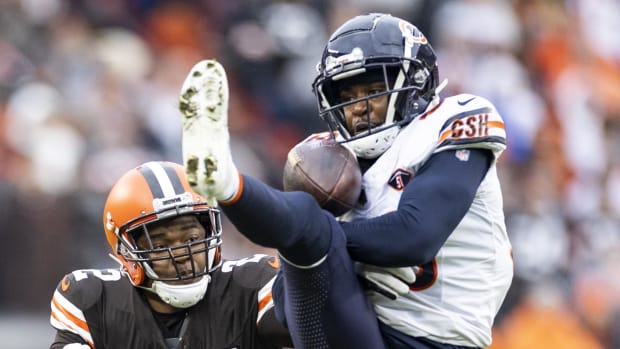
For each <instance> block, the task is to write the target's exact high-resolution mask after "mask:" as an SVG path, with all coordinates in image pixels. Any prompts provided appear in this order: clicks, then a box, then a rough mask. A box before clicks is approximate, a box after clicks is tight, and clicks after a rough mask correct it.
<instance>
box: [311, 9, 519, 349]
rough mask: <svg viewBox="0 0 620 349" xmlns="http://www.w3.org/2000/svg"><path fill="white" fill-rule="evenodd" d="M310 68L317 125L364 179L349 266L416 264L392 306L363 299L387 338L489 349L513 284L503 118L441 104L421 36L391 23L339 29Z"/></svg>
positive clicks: (472, 106) (461, 103)
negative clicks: (354, 160) (346, 151)
mask: <svg viewBox="0 0 620 349" xmlns="http://www.w3.org/2000/svg"><path fill="white" fill-rule="evenodd" d="M318 70H319V75H318V77H317V79H316V81H315V83H314V91H315V93H316V95H317V97H318V102H319V109H320V115H321V117H322V118H323V119H324V120H325V121H326V122H327V124H328V125H329V127H330V129H331V131H332V132H331V134H333V135H335V136H336V138H337V139H338V140H339V141H340V142H342V143H343V144H345V145H346V146H348V147H349V148H350V149H352V150H353V151H354V152H355V154H356V155H357V156H358V159H359V161H360V165H361V166H362V168H363V171H364V172H363V180H362V183H363V188H364V189H363V195H362V197H361V198H360V202H359V203H358V205H357V206H356V207H355V208H354V209H353V210H351V211H349V212H348V213H347V214H345V215H344V216H343V217H341V220H342V221H346V222H347V223H343V225H342V226H343V228H344V230H345V233H346V236H347V246H348V250H349V253H350V255H351V257H352V258H353V259H354V260H356V261H359V262H363V263H368V264H371V265H374V266H382V267H402V266H406V265H410V266H418V268H416V271H417V280H416V282H415V283H413V284H411V285H408V286H409V290H407V291H406V293H404V294H403V295H402V296H401V297H398V298H397V299H396V300H392V299H389V298H386V297H383V296H380V295H378V294H371V299H372V302H373V304H374V307H375V311H376V312H377V314H378V317H379V319H380V321H381V323H382V324H383V325H384V328H383V333H384V336H386V337H387V338H388V342H389V341H391V340H393V341H395V342H402V343H410V346H411V347H417V346H416V341H418V340H419V339H428V340H431V341H433V342H439V343H444V344H449V345H457V346H466V347H486V346H488V345H489V344H491V328H492V325H493V320H494V317H495V315H496V314H497V312H498V310H499V308H500V306H501V304H502V302H503V300H504V297H505V295H506V293H507V291H508V288H509V287H510V284H511V281H512V274H513V266H512V258H511V245H510V242H509V240H508V236H507V233H506V228H505V224H504V214H503V204H502V194H501V188H500V183H499V180H498V177H497V173H496V162H497V158H498V157H499V156H500V154H501V153H502V151H503V150H504V149H505V145H506V142H505V130H504V123H503V121H502V118H501V116H500V115H499V113H498V112H497V110H496V109H495V107H494V106H493V105H492V104H491V103H490V102H489V101H488V100H486V99H484V98H482V97H479V96H475V95H471V94H460V95H457V96H452V97H448V98H445V99H440V97H439V92H440V90H441V89H442V88H443V86H442V85H441V84H439V79H438V68H437V64H436V57H435V54H434V52H433V49H432V48H431V46H430V44H429V43H428V41H427V39H426V37H425V36H424V35H423V34H422V33H421V32H420V31H419V30H418V29H417V28H416V27H415V26H413V25H412V24H411V23H408V22H407V21H404V20H402V19H399V18H396V17H392V16H389V15H383V14H370V15H365V16H358V17H355V18H353V19H351V20H349V21H348V22H346V23H345V24H344V25H343V26H341V27H340V28H339V29H338V30H337V31H336V32H335V33H334V34H333V35H332V37H331V38H330V39H329V41H328V44H327V46H326V48H325V51H324V53H323V57H322V60H321V63H320V65H319V67H318ZM316 136H319V137H320V136H321V135H315V137H316ZM373 270H374V268H373Z"/></svg>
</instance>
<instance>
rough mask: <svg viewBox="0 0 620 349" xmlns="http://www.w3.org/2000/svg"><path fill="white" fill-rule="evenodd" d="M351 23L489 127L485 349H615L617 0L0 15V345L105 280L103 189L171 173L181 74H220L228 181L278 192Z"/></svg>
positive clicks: (48, 8) (234, 249) (29, 4)
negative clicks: (388, 30)
mask: <svg viewBox="0 0 620 349" xmlns="http://www.w3.org/2000/svg"><path fill="white" fill-rule="evenodd" d="M369 11H382V12H391V13H393V14H395V15H398V16H400V17H403V18H406V19H409V20H410V21H412V22H413V23H414V24H416V25H418V26H419V27H420V29H422V31H423V32H425V33H426V34H427V36H428V37H429V39H430V41H431V43H432V44H433V46H434V48H435V50H436V51H437V54H438V56H439V60H440V61H439V64H440V75H441V78H448V79H449V81H450V83H449V85H448V88H447V89H446V90H445V91H444V94H453V93H458V92H460V91H467V92H471V93H476V94H480V95H482V96H485V97H487V98H488V99H490V100H491V101H492V102H493V103H494V104H495V105H496V106H497V107H498V109H499V110H500V112H501V113H502V115H503V116H504V118H505V121H506V127H507V133H508V146H509V148H508V151H507V152H506V153H505V155H504V156H503V158H502V159H501V161H500V177H501V178H502V180H503V183H504V197H505V204H506V214H507V223H508V230H509V234H510V236H511V239H512V242H513V245H514V258H515V280H514V283H513V287H512V289H511V292H510V294H509V296H508V299H507V300H506V303H505V305H504V307H503V308H502V311H501V313H500V315H499V316H498V319H497V326H496V328H495V343H494V345H493V348H534V347H536V348H620V277H619V276H618V270H619V269H620V40H619V39H618V33H620V2H619V1H618V0H595V1H592V0H566V1H562V0H512V1H493V0H466V1H449V0H435V1H430V0H429V1H420V0H417V1H416V0H381V1H377V0H306V1H303V0H298V1H277V0H272V1H268V0H245V1H243V0H227V1H209V0H203V1H187V0H186V1H157V0H127V1H123V0H106V1H102V0H80V1H78V0H75V1H62V0H21V1H20V0H3V1H1V2H0V226H1V227H2V228H1V229H0V238H1V240H0V241H1V246H2V253H1V255H2V258H1V261H2V263H0V338H1V339H0V341H1V342H2V344H1V345H0V346H1V347H3V348H20V349H24V348H42V347H46V346H47V345H49V343H50V341H51V338H52V335H53V331H52V330H51V328H50V327H49V325H48V324H47V321H48V320H47V319H48V316H49V315H48V314H49V310H48V309H49V300H50V298H51V295H52V292H53V290H54V287H55V285H56V283H57V282H58V280H60V278H61V277H62V275H63V274H64V273H66V272H69V271H71V270H73V269H77V268H99V267H114V263H113V262H112V261H111V259H109V258H108V257H107V248H108V247H107V245H106V244H105V240H104V236H103V232H102V230H101V222H100V220H101V218H100V217H101V210H102V206H103V201H104V197H105V193H106V191H107V190H108V189H109V188H110V185H111V184H112V183H113V182H114V181H115V180H116V179H117V178H118V177H119V176H120V175H121V174H122V173H123V172H125V171H126V170H127V169H128V168H130V167H132V166H134V165H136V164H138V163H140V162H143V161H146V160H164V159H165V160H172V161H180V156H181V155H180V129H179V121H178V117H179V116H178V113H177V112H176V110H175V107H176V99H177V93H178V90H179V88H180V85H181V83H182V81H183V79H184V77H185V74H186V73H187V72H188V71H189V68H190V67H191V66H192V65H193V63H195V62H196V61H198V60H200V59H203V58H217V59H218V60H220V61H221V62H222V63H223V64H224V66H225V67H226V69H227V71H228V74H229V79H230V83H231V94H232V96H231V118H230V123H231V125H230V126H231V129H232V137H233V148H234V149H233V151H234V153H235V157H236V159H237V163H238V166H239V167H240V168H241V169H242V170H244V171H247V172H249V173H252V174H254V175H255V176H257V177H260V178H262V179H264V180H266V181H268V182H269V183H271V184H273V185H274V186H276V187H279V186H280V180H281V178H280V176H281V170H282V165H283V163H284V158H285V155H286V153H287V151H288V149H289V148H290V147H291V146H292V145H293V144H295V143H296V142H297V141H299V140H301V139H302V138H304V135H306V134H307V133H309V132H313V131H317V130H321V129H323V124H322V123H321V122H320V120H318V118H317V116H316V104H315V103H316V102H315V101H314V99H313V95H312V93H311V89H310V84H311V82H312V79H313V77H314V74H315V71H314V67H315V64H316V63H317V62H318V59H319V55H320V52H321V50H322V45H323V44H324V42H325V41H326V39H327V35H328V34H329V33H330V32H332V31H333V30H334V29H335V28H336V27H337V25H339V24H341V23H342V22H343V21H344V20H346V19H347V18H349V17H350V16H353V15H355V14H359V13H363V12H369ZM257 209H259V208H257ZM224 239H225V240H224V255H225V256H226V257H228V258H234V257H240V256H244V255H247V254H249V253H252V252H256V251H259V252H260V251H264V250H261V249H259V248H257V247H256V246H253V245H251V244H249V243H248V242H247V241H245V240H244V239H243V238H241V237H240V235H238V233H236V232H235V230H234V228H233V227H232V226H230V224H228V223H227V222H226V225H225V232H224ZM265 252H271V251H265ZM412 253H415V251H412Z"/></svg>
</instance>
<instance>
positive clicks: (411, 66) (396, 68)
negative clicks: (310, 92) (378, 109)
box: [313, 13, 439, 159]
mask: <svg viewBox="0 0 620 349" xmlns="http://www.w3.org/2000/svg"><path fill="white" fill-rule="evenodd" d="M436 61H437V59H436V56H435V53H434V51H433V49H432V47H431V46H430V44H429V43H428V41H427V40H426V37H425V36H424V35H423V34H422V33H421V32H420V31H419V30H418V28H416V27H415V26H414V25H413V24H411V23H409V22H407V21H405V20H403V19H400V18H397V17H392V16H391V15H388V14H382V13H370V14H367V15H361V16H357V17H354V18H352V19H350V20H349V21H347V22H345V23H344V24H343V25H342V26H340V27H339V28H338V29H337V30H336V31H335V32H334V33H333V34H332V36H331V37H330V39H329V41H328V43H327V45H326V47H325V50H324V51H323V56H322V59H321V62H320V63H319V64H318V66H317V71H318V76H317V78H316V79H315V81H314V84H313V89H314V92H315V95H316V97H317V101H318V105H319V115H320V116H321V118H322V119H323V120H325V121H326V122H327V124H328V127H329V128H330V130H331V131H332V132H334V133H336V134H335V137H336V139H337V140H338V141H340V142H346V143H347V145H348V146H349V147H350V148H351V149H352V150H353V151H354V152H355V153H356V155H357V156H358V157H361V158H367V159H374V158H376V157H378V156H380V155H381V154H383V152H385V151H386V150H387V149H388V148H389V147H390V146H391V145H392V142H393V141H394V139H395V138H396V136H397V135H398V132H399V130H400V127H401V126H402V125H404V124H406V123H409V122H410V121H411V120H413V119H414V118H415V117H417V116H418V115H420V114H422V113H423V112H425V111H426V109H427V108H428V106H429V105H430V104H431V102H432V101H433V100H435V99H436V95H437V93H438V92H437V90H436V89H437V87H438V80H439V78H438V75H439V74H438V69H437V64H436ZM376 74H380V75H381V77H380V79H379V81H381V80H383V81H385V85H386V86H388V87H387V90H386V91H384V92H382V93H377V94H374V95H370V96H365V97H364V98H359V99H356V100H352V101H346V102H344V103H343V102H342V101H340V100H339V93H340V89H339V87H340V84H341V83H344V82H346V81H348V80H363V79H364V77H366V76H367V75H368V76H373V75H375V76H376ZM375 81H376V80H375ZM386 94H387V95H389V100H388V109H387V112H386V116H385V122H384V123H383V124H381V125H372V126H373V127H372V128H370V129H368V130H367V132H364V133H357V134H354V132H351V131H352V130H349V129H348V128H347V126H346V120H345V114H344V110H343V107H345V106H349V105H351V104H355V103H363V102H365V103H367V106H368V105H369V103H370V102H369V100H370V99H371V98H374V97H377V96H381V95H386ZM368 117H369V118H370V116H368ZM375 117H376V115H375Z"/></svg>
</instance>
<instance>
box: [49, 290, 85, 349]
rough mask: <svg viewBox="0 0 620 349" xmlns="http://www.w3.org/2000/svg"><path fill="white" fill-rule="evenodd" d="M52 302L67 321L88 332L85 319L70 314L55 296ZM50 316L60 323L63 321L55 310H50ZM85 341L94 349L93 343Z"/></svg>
mask: <svg viewBox="0 0 620 349" xmlns="http://www.w3.org/2000/svg"><path fill="white" fill-rule="evenodd" d="M52 303H54V305H55V306H56V309H58V310H59V311H60V312H61V313H62V314H63V315H65V316H66V317H67V318H68V319H69V321H71V322H72V323H73V324H74V325H76V326H77V327H79V328H81V329H82V330H84V331H86V332H88V333H89V334H90V329H89V328H88V324H87V323H86V321H84V320H82V319H80V318H78V317H76V316H75V315H73V314H71V313H70V312H69V311H68V310H67V309H65V308H64V307H63V306H62V305H61V304H60V303H59V302H58V301H56V297H52ZM51 316H52V317H53V318H54V319H56V321H58V322H60V323H62V322H63V321H62V320H61V319H59V318H58V316H57V315H56V312H55V311H52V314H51ZM82 339H84V337H82ZM84 340H85V341H86V343H87V344H88V345H89V346H90V347H91V348H93V349H95V343H93V342H91V341H89V340H86V339H84Z"/></svg>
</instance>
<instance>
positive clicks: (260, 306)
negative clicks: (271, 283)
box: [258, 292, 272, 312]
mask: <svg viewBox="0 0 620 349" xmlns="http://www.w3.org/2000/svg"><path fill="white" fill-rule="evenodd" d="M271 300H272V296H271V292H269V293H267V294H266V295H265V296H264V297H263V298H261V299H260V300H259V301H258V311H259V312H260V311H262V310H263V309H265V307H266V306H267V305H268V304H269V303H270V302H271Z"/></svg>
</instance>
